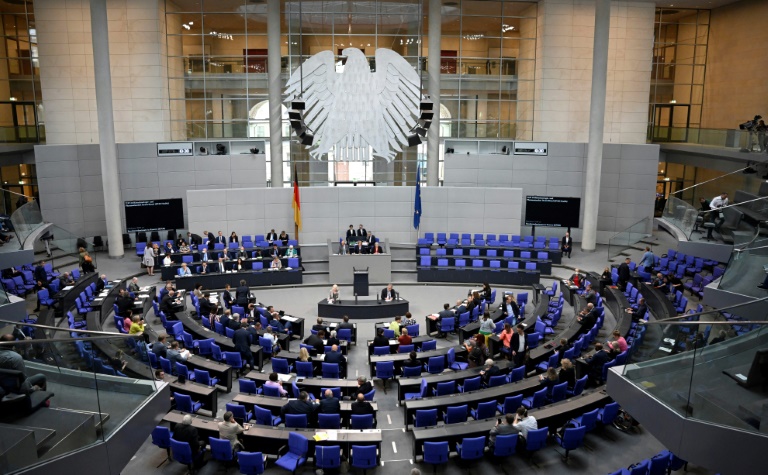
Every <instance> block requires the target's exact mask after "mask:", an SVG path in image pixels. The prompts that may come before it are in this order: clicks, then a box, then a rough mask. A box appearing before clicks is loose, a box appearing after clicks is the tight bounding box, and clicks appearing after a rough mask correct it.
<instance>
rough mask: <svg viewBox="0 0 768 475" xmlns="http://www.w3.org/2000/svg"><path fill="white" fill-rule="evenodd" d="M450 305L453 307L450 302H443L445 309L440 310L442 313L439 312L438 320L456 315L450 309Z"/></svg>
mask: <svg viewBox="0 0 768 475" xmlns="http://www.w3.org/2000/svg"><path fill="white" fill-rule="evenodd" d="M450 307H451V304H449V303H444V304H443V309H442V310H441V311H440V313H438V314H437V321H438V322H439V321H440V320H442V319H444V318H450V317H453V316H454V313H453V312H452V311H451V310H450ZM456 313H459V312H458V310H457V312H456ZM462 313H463V312H462Z"/></svg>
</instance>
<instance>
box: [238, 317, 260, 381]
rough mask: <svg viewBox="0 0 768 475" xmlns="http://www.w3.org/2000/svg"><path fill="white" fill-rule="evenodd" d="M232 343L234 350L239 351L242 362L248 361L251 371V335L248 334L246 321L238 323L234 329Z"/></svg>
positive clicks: (252, 367) (252, 365)
mask: <svg viewBox="0 0 768 475" xmlns="http://www.w3.org/2000/svg"><path fill="white" fill-rule="evenodd" d="M236 315H237V314H236ZM235 321H236V320H235ZM232 343H233V344H234V346H235V351H237V352H238V353H240V357H241V358H242V359H243V364H245V363H248V366H249V367H250V368H251V371H253V370H254V369H255V367H254V363H253V353H251V336H250V335H249V334H248V323H247V322H242V323H240V328H239V329H238V330H236V331H235V334H234V335H232Z"/></svg>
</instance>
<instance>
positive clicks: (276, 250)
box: [269, 243, 280, 258]
mask: <svg viewBox="0 0 768 475" xmlns="http://www.w3.org/2000/svg"><path fill="white" fill-rule="evenodd" d="M269 257H273V258H274V257H280V249H279V248H278V247H277V243H275V244H272V247H271V248H269Z"/></svg>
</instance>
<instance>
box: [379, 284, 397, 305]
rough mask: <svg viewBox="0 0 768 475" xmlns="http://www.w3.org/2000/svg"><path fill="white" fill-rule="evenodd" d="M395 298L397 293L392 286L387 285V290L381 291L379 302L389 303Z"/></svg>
mask: <svg viewBox="0 0 768 475" xmlns="http://www.w3.org/2000/svg"><path fill="white" fill-rule="evenodd" d="M396 297H397V292H395V289H393V288H392V284H389V285H387V288H385V289H382V290H381V300H384V301H386V302H390V301H392V300H394V299H395V298H396Z"/></svg>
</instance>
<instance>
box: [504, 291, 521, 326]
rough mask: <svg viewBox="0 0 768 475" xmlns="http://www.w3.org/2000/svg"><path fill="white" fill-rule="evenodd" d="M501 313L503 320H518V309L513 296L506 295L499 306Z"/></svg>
mask: <svg viewBox="0 0 768 475" xmlns="http://www.w3.org/2000/svg"><path fill="white" fill-rule="evenodd" d="M501 313H502V315H504V318H507V317H510V316H514V317H515V321H517V320H518V319H519V318H520V307H519V306H518V305H517V302H516V301H515V296H514V295H512V294H507V297H506V298H505V299H504V303H503V304H501Z"/></svg>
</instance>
